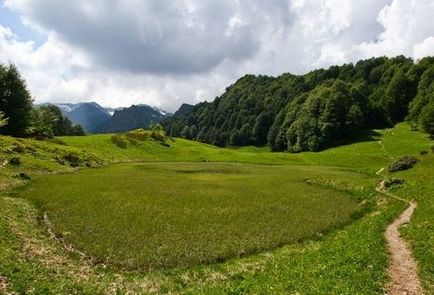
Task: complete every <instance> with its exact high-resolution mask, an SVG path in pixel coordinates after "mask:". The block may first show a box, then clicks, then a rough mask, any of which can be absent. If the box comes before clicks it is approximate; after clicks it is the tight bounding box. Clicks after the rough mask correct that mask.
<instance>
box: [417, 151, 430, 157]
mask: <svg viewBox="0 0 434 295" xmlns="http://www.w3.org/2000/svg"><path fill="white" fill-rule="evenodd" d="M419 154H420V155H421V156H425V155H428V152H427V151H420V153H419Z"/></svg>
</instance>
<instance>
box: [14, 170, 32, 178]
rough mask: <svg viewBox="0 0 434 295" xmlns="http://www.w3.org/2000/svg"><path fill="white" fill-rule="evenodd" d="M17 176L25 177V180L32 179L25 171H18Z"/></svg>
mask: <svg viewBox="0 0 434 295" xmlns="http://www.w3.org/2000/svg"><path fill="white" fill-rule="evenodd" d="M15 177H16V178H20V179H23V180H30V179H31V178H30V176H28V175H27V174H26V173H24V172H20V173H18V174H17V175H16V176H15Z"/></svg>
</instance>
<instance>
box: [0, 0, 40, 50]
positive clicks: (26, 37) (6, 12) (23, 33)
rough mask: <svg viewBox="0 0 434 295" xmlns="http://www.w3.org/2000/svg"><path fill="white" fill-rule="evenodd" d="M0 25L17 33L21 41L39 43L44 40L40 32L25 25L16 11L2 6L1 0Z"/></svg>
mask: <svg viewBox="0 0 434 295" xmlns="http://www.w3.org/2000/svg"><path fill="white" fill-rule="evenodd" d="M0 25H2V26H3V27H8V28H10V29H11V30H12V32H14V33H15V34H16V35H17V37H18V40H20V41H23V42H25V41H33V42H35V44H37V45H41V44H42V43H43V42H44V41H45V40H46V37H44V36H43V35H42V34H40V33H38V32H36V31H34V30H32V29H31V28H29V27H27V26H25V25H24V24H23V23H22V21H21V19H20V17H19V15H18V14H17V13H15V12H13V11H12V10H10V9H9V8H7V7H5V6H4V1H3V0H1V6H0Z"/></svg>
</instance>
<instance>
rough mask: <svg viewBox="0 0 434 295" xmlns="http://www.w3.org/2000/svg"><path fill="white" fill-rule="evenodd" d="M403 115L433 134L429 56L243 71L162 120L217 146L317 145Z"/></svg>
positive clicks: (174, 130)
mask: <svg viewBox="0 0 434 295" xmlns="http://www.w3.org/2000/svg"><path fill="white" fill-rule="evenodd" d="M405 120H406V121H408V122H409V124H410V125H411V126H412V128H413V129H417V130H421V131H424V132H427V133H429V134H431V135H434V58H433V57H426V58H423V59H422V60H420V61H417V62H414V61H413V60H412V59H410V58H406V57H404V56H398V57H394V58H387V57H377V58H370V59H367V60H361V61H359V62H357V63H356V64H352V63H350V64H344V65H342V66H332V67H330V68H328V69H318V70H314V71H312V72H310V73H307V74H305V75H292V74H289V73H286V74H282V75H280V76H278V77H270V76H264V75H259V76H254V75H245V76H244V77H242V78H241V79H239V80H238V81H236V82H235V83H234V84H233V85H231V86H229V87H228V88H227V89H226V91H225V93H224V94H222V95H221V96H219V97H216V98H215V100H214V101H212V102H202V103H199V104H197V105H195V106H194V107H193V108H192V110H191V111H190V112H188V113H187V114H184V115H183V116H177V117H172V118H169V119H167V120H165V121H164V122H163V126H164V127H165V129H166V131H167V132H168V134H170V136H173V137H183V138H186V139H193V140H197V141H200V142H204V143H210V144H213V145H216V146H222V147H223V146H246V145H256V146H263V145H266V144H268V145H270V147H271V148H272V150H273V151H289V152H301V151H318V150H322V149H324V148H327V147H330V146H334V145H338V144H340V143H343V142H345V141H348V140H351V139H354V138H356V137H357V136H358V135H359V133H360V131H362V130H364V129H373V128H385V127H391V126H393V125H395V124H396V123H398V122H402V121H405Z"/></svg>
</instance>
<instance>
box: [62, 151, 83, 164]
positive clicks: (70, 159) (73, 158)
mask: <svg viewBox="0 0 434 295" xmlns="http://www.w3.org/2000/svg"><path fill="white" fill-rule="evenodd" d="M62 160H64V162H66V163H67V164H69V166H71V167H79V166H80V162H81V161H80V156H79V155H78V154H76V153H73V152H70V153H67V154H65V155H63V156H62Z"/></svg>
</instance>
